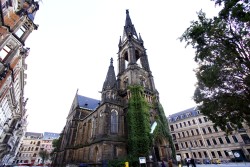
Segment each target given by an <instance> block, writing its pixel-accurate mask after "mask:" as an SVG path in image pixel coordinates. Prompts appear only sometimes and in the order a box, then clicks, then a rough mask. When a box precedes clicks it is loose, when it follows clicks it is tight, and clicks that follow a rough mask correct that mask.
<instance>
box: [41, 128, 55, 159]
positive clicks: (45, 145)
mask: <svg viewBox="0 0 250 167" xmlns="http://www.w3.org/2000/svg"><path fill="white" fill-rule="evenodd" d="M59 137H60V134H59V133H52V132H44V134H43V140H42V143H41V148H40V149H41V150H46V151H47V152H48V153H49V154H50V153H51V152H52V151H53V150H54V147H53V144H52V143H53V140H54V139H58V138H59ZM44 163H45V164H51V163H52V161H51V159H50V158H49V159H48V160H46V161H45V162H44Z"/></svg>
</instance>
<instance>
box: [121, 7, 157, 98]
mask: <svg viewBox="0 0 250 167" xmlns="http://www.w3.org/2000/svg"><path fill="white" fill-rule="evenodd" d="M118 47H119V52H118V75H117V86H118V89H119V92H120V93H121V96H129V94H126V93H128V92H127V87H128V86H129V85H141V86H143V87H144V89H145V96H146V98H147V100H148V102H151V101H152V96H153V95H155V96H156V97H157V99H158V92H157V90H156V88H155V84H154V79H153V76H152V72H151V71H150V67H149V62H148V56H147V53H146V49H145V47H144V42H143V40H142V38H141V35H140V34H139V36H138V35H137V33H136V30H135V27H134V25H133V24H132V21H131V19H130V16H129V11H128V10H126V21H125V26H124V30H123V36H122V38H121V37H120V41H119V44H118Z"/></svg>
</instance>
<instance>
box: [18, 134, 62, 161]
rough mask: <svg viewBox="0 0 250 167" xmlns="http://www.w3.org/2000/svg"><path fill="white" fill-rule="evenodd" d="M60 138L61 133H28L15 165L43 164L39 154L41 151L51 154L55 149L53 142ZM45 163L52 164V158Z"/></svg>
mask: <svg viewBox="0 0 250 167" xmlns="http://www.w3.org/2000/svg"><path fill="white" fill-rule="evenodd" d="M59 137H60V134H59V133H52V132H44V133H36V132H26V133H25V136H24V139H23V140H22V143H21V146H20V150H19V152H18V155H17V157H16V160H15V162H14V164H20V163H27V164H32V165H38V164H41V163H42V158H41V157H40V156H39V152H40V151H41V150H47V151H48V153H51V152H52V151H53V149H54V148H53V146H52V143H53V140H54V139H58V138H59ZM44 163H45V164H51V160H50V158H49V159H47V160H46V161H45V162H44Z"/></svg>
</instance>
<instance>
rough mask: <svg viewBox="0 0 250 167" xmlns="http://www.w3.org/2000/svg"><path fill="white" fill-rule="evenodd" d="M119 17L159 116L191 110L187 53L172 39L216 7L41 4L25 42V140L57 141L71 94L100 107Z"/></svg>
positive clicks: (111, 1)
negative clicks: (142, 61) (130, 33)
mask: <svg viewBox="0 0 250 167" xmlns="http://www.w3.org/2000/svg"><path fill="white" fill-rule="evenodd" d="M126 9H129V13H130V17H131V20H132V23H133V24H134V26H135V29H136V31H137V33H138V34H139V33H140V34H141V37H142V39H143V40H144V46H145V48H146V49H147V55H148V59H149V65H150V68H151V71H152V74H153V76H154V81H155V86H156V88H157V90H158V92H159V95H160V102H161V104H162V105H163V107H164V110H165V114H166V116H169V115H170V114H173V113H176V112H179V111H182V110H185V109H188V108H190V107H193V106H195V103H194V102H193V100H192V96H193V92H194V89H195V87H194V85H195V83H196V77H195V74H194V72H193V69H194V68H195V66H196V64H195V62H194V60H193V58H194V50H193V49H192V48H191V47H188V48H185V43H181V42H180V41H179V40H178V39H177V38H178V37H180V36H181V35H182V33H183V32H184V31H185V30H186V28H188V26H189V25H190V22H191V21H192V20H197V14H196V12H198V11H199V10H201V9H202V10H203V11H204V12H206V13H207V16H208V17H212V16H214V15H217V13H218V7H215V5H214V3H213V2H211V1H210V0H188V1H187V0H179V1H166V0H156V1H149V0H126V1H125V0H105V1H104V0H90V1H84V0H70V1H68V0H43V2H41V3H40V9H39V11H38V12H37V14H36V18H35V21H34V22H35V24H38V25H39V28H38V30H36V31H33V33H32V34H31V35H30V36H29V38H28V40H27V41H26V43H25V44H26V47H30V48H31V49H30V54H29V56H28V57H27V59H26V64H27V65H28V70H27V72H26V73H27V79H26V81H27V84H26V87H25V97H26V98H29V100H28V102H27V107H26V108H27V110H28V111H27V112H28V115H29V116H28V122H29V125H28V128H27V131H31V132H40V133H43V132H55V133H60V132H61V131H62V129H63V127H64V125H65V123H66V117H67V115H68V112H69V110H70V106H71V104H72V101H73V98H74V96H75V93H76V91H77V89H79V91H78V93H79V94H80V95H83V96H87V97H91V98H95V99H100V98H101V95H100V93H98V91H100V90H101V89H102V85H103V82H104V80H105V77H106V74H107V71H108V67H109V63H110V58H111V57H113V59H114V66H115V71H116V74H117V68H118V67H117V52H118V42H119V38H120V36H122V33H123V26H124V25H125V18H126Z"/></svg>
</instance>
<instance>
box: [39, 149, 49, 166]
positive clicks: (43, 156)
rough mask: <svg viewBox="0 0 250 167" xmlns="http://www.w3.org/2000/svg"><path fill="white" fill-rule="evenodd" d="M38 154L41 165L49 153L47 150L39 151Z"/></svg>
mask: <svg viewBox="0 0 250 167" xmlns="http://www.w3.org/2000/svg"><path fill="white" fill-rule="evenodd" d="M38 154H39V156H40V157H41V158H42V164H44V161H46V160H47V159H49V152H48V151H47V150H44V149H43V150H41V151H39V153H38Z"/></svg>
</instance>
